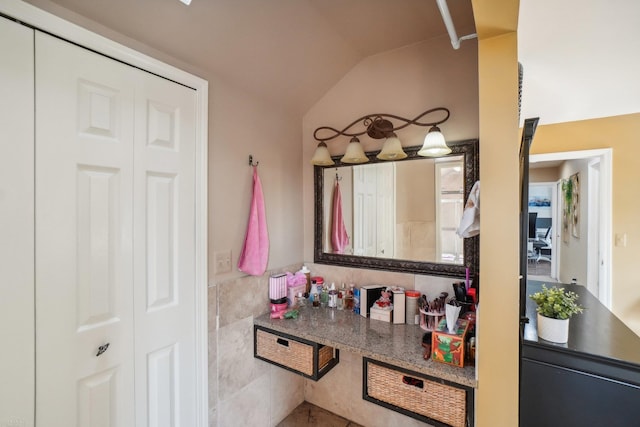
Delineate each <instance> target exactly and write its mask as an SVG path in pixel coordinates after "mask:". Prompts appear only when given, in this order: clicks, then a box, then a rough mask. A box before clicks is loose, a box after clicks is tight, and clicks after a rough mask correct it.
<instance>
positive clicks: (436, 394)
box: [363, 358, 473, 427]
mask: <svg viewBox="0 0 640 427" xmlns="http://www.w3.org/2000/svg"><path fill="white" fill-rule="evenodd" d="M364 372H365V375H364V381H365V384H364V387H363V398H364V399H365V400H368V401H371V402H374V403H377V404H379V405H382V406H385V407H387V408H389V409H393V410H395V411H397V412H401V413H403V414H405V415H408V416H410V417H413V418H416V419H419V420H422V421H425V422H429V423H434V422H435V424H436V425H447V426H453V427H465V426H468V425H473V423H472V421H471V418H472V415H473V414H472V412H473V411H472V409H471V405H473V403H472V402H473V400H472V397H473V396H472V393H473V391H472V390H471V389H469V388H468V387H464V386H458V385H450V384H446V383H445V381H444V380H441V379H437V378H432V377H429V376H426V375H422V374H418V373H415V372H411V371H407V370H405V369H402V368H398V367H395V366H392V365H388V364H386V363H382V362H378V361H374V360H371V359H367V358H364ZM469 411H471V413H470V412H469Z"/></svg>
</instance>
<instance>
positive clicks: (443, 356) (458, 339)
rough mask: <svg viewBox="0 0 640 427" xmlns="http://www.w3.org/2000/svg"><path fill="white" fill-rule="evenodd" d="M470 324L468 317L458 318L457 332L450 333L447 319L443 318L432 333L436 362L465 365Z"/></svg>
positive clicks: (433, 357)
mask: <svg viewBox="0 0 640 427" xmlns="http://www.w3.org/2000/svg"><path fill="white" fill-rule="evenodd" d="M469 324H470V323H469V321H468V320H466V319H458V321H457V322H456V331H455V333H454V334H450V333H449V331H448V329H447V321H446V319H442V320H441V321H440V323H438V327H437V328H436V329H435V330H434V331H433V333H432V334H431V358H432V359H433V360H435V361H436V362H441V363H446V364H449V365H454V366H459V367H463V366H464V347H465V341H466V337H467V332H468V330H469Z"/></svg>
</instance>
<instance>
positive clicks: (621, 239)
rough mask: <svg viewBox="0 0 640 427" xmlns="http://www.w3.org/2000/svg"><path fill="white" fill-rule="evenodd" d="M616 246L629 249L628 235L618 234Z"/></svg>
mask: <svg viewBox="0 0 640 427" xmlns="http://www.w3.org/2000/svg"><path fill="white" fill-rule="evenodd" d="M616 246H620V247H623V248H626V247H627V233H616Z"/></svg>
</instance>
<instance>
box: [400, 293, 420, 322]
mask: <svg viewBox="0 0 640 427" xmlns="http://www.w3.org/2000/svg"><path fill="white" fill-rule="evenodd" d="M404 295H405V297H406V301H407V304H406V307H407V311H406V313H405V320H406V322H407V325H417V324H418V323H419V322H420V318H419V317H418V299H419V298H420V295H421V294H420V291H405V292H404ZM416 318H417V319H416Z"/></svg>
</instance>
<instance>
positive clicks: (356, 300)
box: [353, 288, 360, 314]
mask: <svg viewBox="0 0 640 427" xmlns="http://www.w3.org/2000/svg"><path fill="white" fill-rule="evenodd" d="M353 312H354V313H355V314H360V289H358V288H354V289H353Z"/></svg>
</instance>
